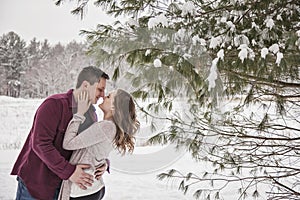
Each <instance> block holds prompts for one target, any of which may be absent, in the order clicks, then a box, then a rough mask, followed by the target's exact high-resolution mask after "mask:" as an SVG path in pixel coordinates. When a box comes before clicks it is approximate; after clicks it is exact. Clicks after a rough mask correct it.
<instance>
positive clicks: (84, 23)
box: [0, 0, 113, 44]
mask: <svg viewBox="0 0 300 200" xmlns="http://www.w3.org/2000/svg"><path fill="white" fill-rule="evenodd" d="M92 2H93V1H91V3H92ZM74 6H75V4H74V3H69V1H68V0H67V1H66V3H64V4H63V5H61V6H56V5H55V4H54V0H0V36H2V35H3V34H6V33H8V32H9V31H14V32H15V33H17V34H18V35H19V36H20V37H21V38H22V39H24V40H25V41H26V43H27V44H28V42H29V41H30V40H32V39H33V38H34V37H36V38H37V40H39V41H43V40H44V39H48V40H49V42H50V44H56V43H58V42H61V43H63V44H66V43H68V42H70V41H72V40H77V41H83V40H84V37H83V36H79V31H80V30H81V29H85V30H91V29H94V28H95V27H96V25H97V24H98V23H104V24H110V23H111V22H112V19H113V17H110V16H107V15H106V14H104V12H103V11H102V10H101V8H97V7H95V6H94V5H93V4H90V5H89V7H88V12H87V15H86V16H85V18H84V19H83V20H81V19H80V16H74V15H72V14H71V13H70V11H71V10H72V8H73V7H74Z"/></svg>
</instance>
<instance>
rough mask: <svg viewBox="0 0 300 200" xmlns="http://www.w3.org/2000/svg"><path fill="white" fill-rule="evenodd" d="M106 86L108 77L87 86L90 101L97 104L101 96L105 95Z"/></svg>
mask: <svg viewBox="0 0 300 200" xmlns="http://www.w3.org/2000/svg"><path fill="white" fill-rule="evenodd" d="M105 87H106V79H105V78H101V79H100V81H99V82H98V83H94V84H93V85H89V86H88V87H87V91H88V93H89V95H90V101H91V103H92V104H96V103H97V101H98V100H99V98H100V97H102V98H103V97H104V95H105V94H104V92H105Z"/></svg>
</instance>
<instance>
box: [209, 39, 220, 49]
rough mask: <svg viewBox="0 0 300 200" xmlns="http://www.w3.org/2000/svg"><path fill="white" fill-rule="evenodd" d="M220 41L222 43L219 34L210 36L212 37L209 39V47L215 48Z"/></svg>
mask: <svg viewBox="0 0 300 200" xmlns="http://www.w3.org/2000/svg"><path fill="white" fill-rule="evenodd" d="M221 43H222V38H221V36H217V37H212V38H211V39H210V44H209V48H211V49H215V48H216V47H217V46H220V45H221Z"/></svg>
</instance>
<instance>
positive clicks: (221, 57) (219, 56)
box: [217, 49, 224, 60]
mask: <svg viewBox="0 0 300 200" xmlns="http://www.w3.org/2000/svg"><path fill="white" fill-rule="evenodd" d="M217 57H218V58H220V59H221V60H224V49H220V51H219V52H218V53H217Z"/></svg>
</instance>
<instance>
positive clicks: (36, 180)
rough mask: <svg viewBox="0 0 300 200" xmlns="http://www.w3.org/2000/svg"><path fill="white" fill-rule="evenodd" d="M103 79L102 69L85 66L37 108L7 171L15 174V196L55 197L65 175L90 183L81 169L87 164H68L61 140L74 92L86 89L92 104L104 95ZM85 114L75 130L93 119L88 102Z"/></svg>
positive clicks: (22, 198)
mask: <svg viewBox="0 0 300 200" xmlns="http://www.w3.org/2000/svg"><path fill="white" fill-rule="evenodd" d="M107 79H109V76H108V75H107V74H106V73H104V72H103V71H102V70H100V69H98V68H96V67H93V66H90V67H86V68H84V69H83V70H82V71H81V72H80V73H79V75H78V79H77V85H76V89H75V90H69V91H68V92H67V93H63V94H55V95H52V96H50V97H48V98H47V99H46V100H45V101H44V102H43V103H42V104H41V105H40V107H39V108H38V109H37V111H36V114H35V117H34V121H33V125H32V128H31V130H30V133H29V135H28V137H27V139H26V142H25V144H24V146H23V148H22V150H21V152H20V154H19V156H18V158H17V161H16V162H15V165H14V167H13V169H12V172H11V175H17V180H18V188H17V197H16V199H17V200H25V199H26V200H31V199H41V200H53V199H57V197H58V193H59V188H60V184H61V181H62V180H67V179H69V180H71V181H72V182H73V183H76V184H77V185H78V186H79V187H81V188H82V189H86V187H88V186H90V185H91V184H92V182H93V175H90V174H87V173H85V172H84V171H83V169H85V168H89V167H90V166H89V165H86V164H80V165H77V166H74V165H71V164H70V163H69V162H68V160H69V159H70V156H71V154H72V151H68V150H65V149H63V147H62V142H63V138H64V133H65V130H66V128H67V126H68V123H69V121H70V120H71V118H72V116H73V113H75V112H76V111H77V103H76V101H77V99H76V98H77V96H78V94H79V93H80V92H81V91H88V94H89V99H90V101H91V103H92V104H95V103H96V102H97V101H98V99H99V98H100V97H104V95H105V94H104V90H105V87H106V80H107ZM85 117H86V120H85V122H84V123H83V124H81V126H80V128H79V132H80V131H82V130H84V129H86V128H88V127H89V126H90V125H91V124H92V123H94V122H95V121H97V117H96V113H95V108H94V107H93V106H92V105H91V107H90V108H89V111H88V112H86V114H85ZM106 168H107V166H106V165H105V166H103V167H101V168H99V169H97V171H98V172H97V174H95V175H96V178H99V176H101V175H102V174H103V173H104V171H105V170H106Z"/></svg>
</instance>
